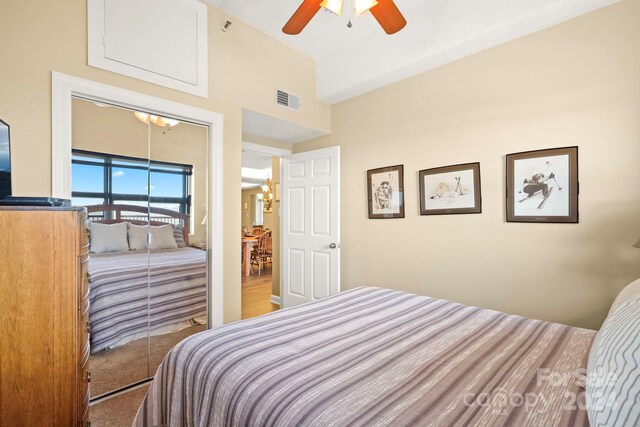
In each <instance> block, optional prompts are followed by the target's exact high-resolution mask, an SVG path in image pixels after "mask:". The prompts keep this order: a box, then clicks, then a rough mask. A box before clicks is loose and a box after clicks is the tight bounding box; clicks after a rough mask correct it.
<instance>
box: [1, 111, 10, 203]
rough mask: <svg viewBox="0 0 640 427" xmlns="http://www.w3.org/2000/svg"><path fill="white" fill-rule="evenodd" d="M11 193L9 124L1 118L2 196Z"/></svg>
mask: <svg viewBox="0 0 640 427" xmlns="http://www.w3.org/2000/svg"><path fill="white" fill-rule="evenodd" d="M10 195H11V150H10V148H9V125H8V124H6V123H5V122H3V121H2V120H0V198H2V197H7V196H10Z"/></svg>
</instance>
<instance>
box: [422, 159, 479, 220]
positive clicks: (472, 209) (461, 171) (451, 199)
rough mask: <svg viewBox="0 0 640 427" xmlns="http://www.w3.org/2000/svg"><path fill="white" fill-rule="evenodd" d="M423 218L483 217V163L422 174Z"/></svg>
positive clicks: (444, 168) (428, 171)
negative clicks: (481, 179)
mask: <svg viewBox="0 0 640 427" xmlns="http://www.w3.org/2000/svg"><path fill="white" fill-rule="evenodd" d="M418 180H419V188H420V215H452V214H475V213H482V194H481V185H480V163H479V162H475V163H463V164H459V165H451V166H442V167H437V168H431V169H423V170H421V171H419V172H418Z"/></svg>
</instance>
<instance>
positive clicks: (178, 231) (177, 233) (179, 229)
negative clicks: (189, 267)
mask: <svg viewBox="0 0 640 427" xmlns="http://www.w3.org/2000/svg"><path fill="white" fill-rule="evenodd" d="M183 230H184V227H183V225H182V224H176V225H174V226H173V238H174V239H175V240H176V244H177V245H178V247H179V248H184V247H185V246H186V244H185V243H184V234H183Z"/></svg>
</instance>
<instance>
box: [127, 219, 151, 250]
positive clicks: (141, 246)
mask: <svg viewBox="0 0 640 427" xmlns="http://www.w3.org/2000/svg"><path fill="white" fill-rule="evenodd" d="M148 229H149V227H148V226H146V225H135V224H131V223H129V230H128V234H129V247H130V248H131V250H132V251H142V250H147V249H149V245H148V244H147V233H148Z"/></svg>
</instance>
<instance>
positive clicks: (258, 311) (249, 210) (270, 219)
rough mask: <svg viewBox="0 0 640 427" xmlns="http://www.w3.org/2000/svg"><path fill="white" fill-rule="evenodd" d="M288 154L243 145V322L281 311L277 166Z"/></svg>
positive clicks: (278, 171)
mask: <svg viewBox="0 0 640 427" xmlns="http://www.w3.org/2000/svg"><path fill="white" fill-rule="evenodd" d="M290 154H291V153H290V151H289V150H285V149H278V148H273V147H269V146H265V145H258V144H252V143H243V149H242V184H241V189H240V190H241V193H242V197H241V204H242V206H241V215H242V221H241V224H242V230H241V248H242V255H241V260H242V263H241V268H240V270H241V272H240V274H241V277H242V318H243V319H248V318H251V317H256V316H260V315H263V314H266V313H269V312H272V311H275V310H278V309H279V308H280V282H281V280H280V264H281V256H280V238H281V233H280V165H281V163H282V158H283V156H287V155H290Z"/></svg>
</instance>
